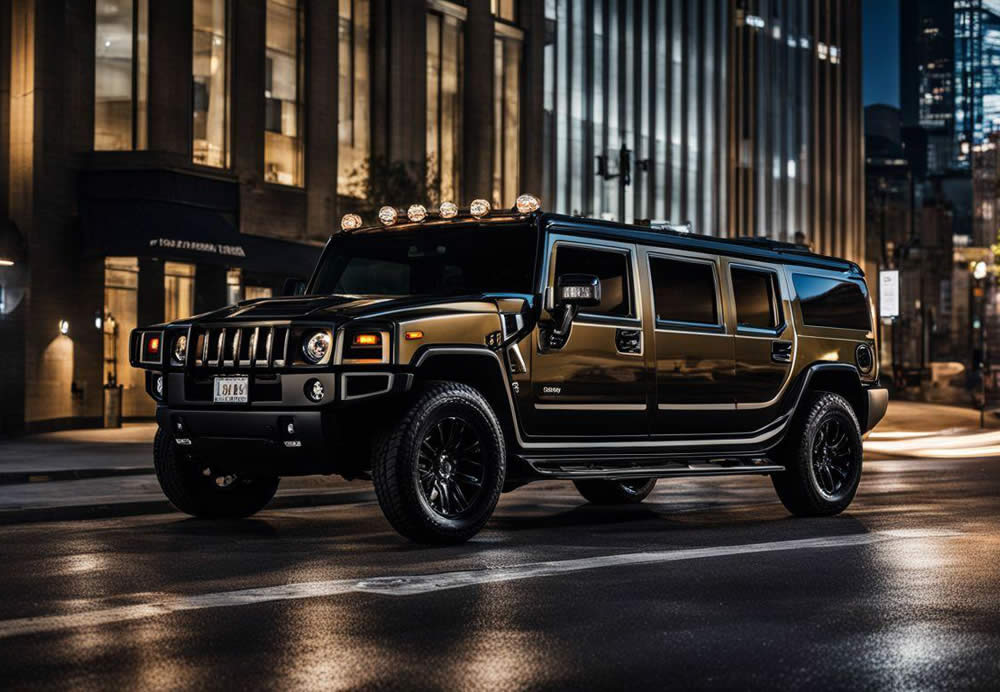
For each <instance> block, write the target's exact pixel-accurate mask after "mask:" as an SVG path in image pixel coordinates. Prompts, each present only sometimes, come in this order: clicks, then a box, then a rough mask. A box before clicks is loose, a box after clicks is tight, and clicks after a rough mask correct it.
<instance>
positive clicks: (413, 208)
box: [406, 204, 427, 223]
mask: <svg viewBox="0 0 1000 692" xmlns="http://www.w3.org/2000/svg"><path fill="white" fill-rule="evenodd" d="M406 218H408V219H409V220H410V221H412V222H413V223H420V222H421V221H423V220H424V219H426V218H427V207H425V206H424V205H422V204H411V205H410V208H409V209H407V210H406Z"/></svg>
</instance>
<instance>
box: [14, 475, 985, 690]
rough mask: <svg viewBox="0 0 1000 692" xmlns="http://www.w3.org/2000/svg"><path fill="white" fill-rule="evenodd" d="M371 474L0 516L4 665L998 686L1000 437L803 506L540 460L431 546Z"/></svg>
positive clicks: (594, 681) (169, 679)
mask: <svg viewBox="0 0 1000 692" xmlns="http://www.w3.org/2000/svg"><path fill="white" fill-rule="evenodd" d="M371 497H372V499H371V500H369V501H367V502H360V503H351V504H343V505H338V506H332V507H322V508H313V509H297V510H274V511H265V512H263V513H261V514H260V515H258V516H257V517H256V518H254V519H251V520H245V521H238V522H235V521H234V522H220V523H209V522H202V521H196V520H191V519H187V518H184V517H182V516H181V515H176V514H167V515H157V516H146V517H133V518H127V519H109V520H93V521H77V522H65V523H40V524H23V525H18V526H4V527H0V557H2V559H0V586H2V591H3V598H2V599H0V680H2V685H3V687H4V688H6V689H19V688H40V689H53V688H55V689H69V688H72V689H77V690H80V689H83V690H86V689H92V688H114V689H164V688H173V689H180V688H215V689H219V688H226V689H236V688H253V689H259V688H260V689H295V688H314V687H323V688H359V687H362V688H363V687H380V688H400V689H416V688H429V689H482V688H487V689H497V688H536V689H537V688H568V689H594V688H617V689H622V688H625V687H635V686H640V687H644V688H657V689H664V688H668V687H669V688H682V689H683V688H688V687H697V688H749V687H753V688H785V689H809V688H815V689H838V688H839V689H851V690H855V689H873V688H878V689H951V688H962V689H968V688H993V689H996V687H997V685H998V684H1000V500H998V497H1000V460H996V459H990V460H977V459H971V460H954V459H919V460H917V459H913V460H882V461H871V460H869V461H868V462H867V463H866V469H865V474H864V478H863V481H862V486H861V490H860V493H859V495H858V497H857V499H856V501H855V503H854V505H852V507H851V509H850V511H849V512H848V513H846V514H844V515H842V516H840V517H836V518H830V519H818V520H805V519H792V518H790V517H789V516H788V515H787V514H786V513H785V512H784V510H783V509H782V507H781V506H780V504H778V502H777V500H776V498H775V496H774V493H773V491H772V489H771V486H770V482H769V481H768V480H767V479H765V478H752V477H746V478H733V479H705V480H697V481H691V480H672V481H660V484H659V485H658V487H657V490H656V491H655V492H654V494H653V495H652V496H651V497H650V498H649V499H648V500H647V501H646V502H645V503H644V504H643V505H641V506H638V507H630V508H624V509H602V508H597V507H592V506H588V505H586V504H584V502H583V501H582V500H581V499H580V498H579V497H578V496H577V495H576V493H575V491H574V490H573V488H572V486H571V485H569V484H562V483H551V482H550V483H545V484H539V485H534V486H528V487H526V488H522V489H520V490H518V491H516V492H514V493H511V494H509V495H506V496H504V498H503V499H502V500H501V504H500V507H499V508H498V511H497V513H496V515H495V518H494V520H493V521H492V522H491V523H490V525H489V526H488V529H487V530H486V531H484V532H483V533H482V534H481V535H480V536H479V537H478V538H477V539H476V540H474V541H473V542H471V543H469V544H467V545H465V546H461V547H449V548H436V549H430V548H423V547H418V546H414V545H411V544H408V543H406V542H405V541H403V540H402V539H400V538H399V537H397V536H396V534H394V533H393V532H392V531H391V530H390V528H389V526H388V525H387V524H386V522H385V521H384V520H383V519H382V517H381V515H380V513H379V511H378V507H377V505H376V504H375V503H374V497H373V496H371Z"/></svg>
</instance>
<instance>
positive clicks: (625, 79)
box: [0, 0, 865, 434]
mask: <svg viewBox="0 0 1000 692" xmlns="http://www.w3.org/2000/svg"><path fill="white" fill-rule="evenodd" d="M859 36H860V0H823V1H822V2H816V1H815V0H677V1H675V2H670V3H666V2H658V1H657V0H543V1H538V0H467V1H455V2H453V1H451V0H338V1H337V2H334V1H333V0H72V1H71V0H7V1H6V2H3V3H0V92H2V93H0V189H2V190H3V194H2V195H0V200H2V201H0V368H2V369H0V392H2V394H3V395H2V397H0V434H14V433H18V432H23V431H26V430H27V431H36V430H47V429H56V428H60V427H67V426H81V425H100V424H101V422H102V420H103V417H104V416H105V414H106V413H108V411H109V408H112V407H111V404H110V402H111V400H112V399H113V398H114V397H115V396H116V392H117V391H118V387H119V386H121V388H122V389H121V392H122V394H121V396H122V412H123V414H124V416H125V417H126V418H141V417H147V416H149V415H150V414H151V413H152V409H151V407H150V405H149V403H148V402H147V401H146V399H145V397H143V396H142V394H141V391H140V390H141V384H142V383H141V381H140V379H139V375H138V374H137V373H135V372H133V371H132V369H131V368H129V367H128V365H127V358H126V353H125V343H126V339H127V334H128V332H129V330H130V329H131V328H132V327H133V326H135V325H136V324H147V323H155V322H159V321H161V320H169V319H176V318H180V317H184V316H186V315H190V314H193V313H198V312H202V311H205V310H210V309H212V308H215V307H218V306H221V305H224V304H227V303H230V302H233V301H236V300H240V299H247V298H257V297H266V296H270V295H275V294H277V293H278V292H280V290H281V286H282V284H283V280H284V278H285V277H304V276H306V275H308V273H309V270H310V268H311V264H312V262H313V261H314V260H315V258H316V257H317V255H318V253H319V251H320V249H321V247H322V244H323V242H324V241H325V240H326V238H327V237H328V236H329V235H330V234H331V233H332V232H336V229H337V227H338V219H339V217H340V215H341V214H343V213H344V212H346V211H359V212H360V213H362V215H363V216H365V218H366V220H368V221H371V220H373V216H374V215H373V210H374V209H375V208H377V207H378V206H379V205H381V204H384V203H394V204H399V205H401V204H406V203H409V202H416V201H424V202H427V203H431V204H436V203H439V202H441V201H443V200H446V199H452V200H455V201H457V202H459V203H462V204H468V202H469V201H470V200H471V199H473V198H474V197H486V198H488V199H490V200H491V201H492V202H493V203H494V204H497V205H501V206H510V205H511V204H512V202H513V200H514V198H515V197H516V195H517V194H518V193H519V192H520V191H532V192H538V193H540V194H541V196H542V199H543V204H544V205H545V206H546V207H547V208H551V209H555V210H557V211H562V212H568V213H580V214H587V215H594V216H604V217H609V218H616V219H625V220H628V221H632V220H642V219H664V220H667V219H669V220H671V221H673V222H676V223H683V222H690V225H691V228H692V230H694V231H695V232H698V233H708V234H717V235H725V236H738V235H756V236H768V237H772V238H776V239H779V240H788V241H793V242H803V243H808V244H810V245H811V246H812V247H813V249H815V250H817V251H820V252H826V253H832V254H838V255H842V256H846V257H848V258H850V259H853V260H856V261H859V262H863V261H864V259H865V246H864V245H865V244H864V235H863V232H864V218H863V214H864V211H863V197H864V187H863V185H864V183H863V179H862V174H863V166H862V161H863V160H862V156H863V155H862V131H861V106H860V83H861V79H860V60H861V55H860V45H859Z"/></svg>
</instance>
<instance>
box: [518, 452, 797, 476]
mask: <svg viewBox="0 0 1000 692" xmlns="http://www.w3.org/2000/svg"><path fill="white" fill-rule="evenodd" d="M522 459H524V461H525V462H526V463H527V464H528V465H529V466H530V467H531V468H532V469H533V470H534V471H535V472H536V473H537V474H538V475H540V476H544V477H545V478H561V479H567V480H573V479H580V478H603V479H607V480H623V479H628V478H676V477H682V476H689V477H690V476H746V475H767V474H771V473H780V472H782V471H784V470H785V467H784V466H780V465H778V464H774V463H771V461H770V460H769V459H742V460H738V461H736V462H735V463H734V460H713V461H704V462H702V461H690V462H682V461H677V460H673V461H664V462H662V463H656V462H653V463H649V462H646V463H638V464H632V465H624V464H608V463H606V460H605V463H602V461H601V460H597V459H593V460H584V459H580V458H573V459H568V458H567V459H558V458H552V457H548V458H545V457H522ZM748 462H749V463H748Z"/></svg>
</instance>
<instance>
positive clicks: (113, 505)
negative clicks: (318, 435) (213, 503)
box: [0, 489, 375, 525]
mask: <svg viewBox="0 0 1000 692" xmlns="http://www.w3.org/2000/svg"><path fill="white" fill-rule="evenodd" d="M374 501H375V491H374V490H372V489H368V490H351V491H347V492H327V493H312V494H301V495H278V496H276V497H275V498H274V499H273V500H271V502H270V503H269V504H268V505H267V507H266V509H295V508H299V507H328V506H333V505H350V504H358V503H361V502H374ZM177 511H178V510H177V509H176V508H175V507H174V506H173V505H172V504H170V502H169V501H168V500H166V499H165V498H164V499H163V500H147V501H140V502H110V503H104V504H99V505H67V506H63V507H26V508H24V509H4V510H0V525H10V524H27V523H32V522H46V521H72V520H78V519H109V518H115V517H132V516H140V515H146V514H174V513H177Z"/></svg>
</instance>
